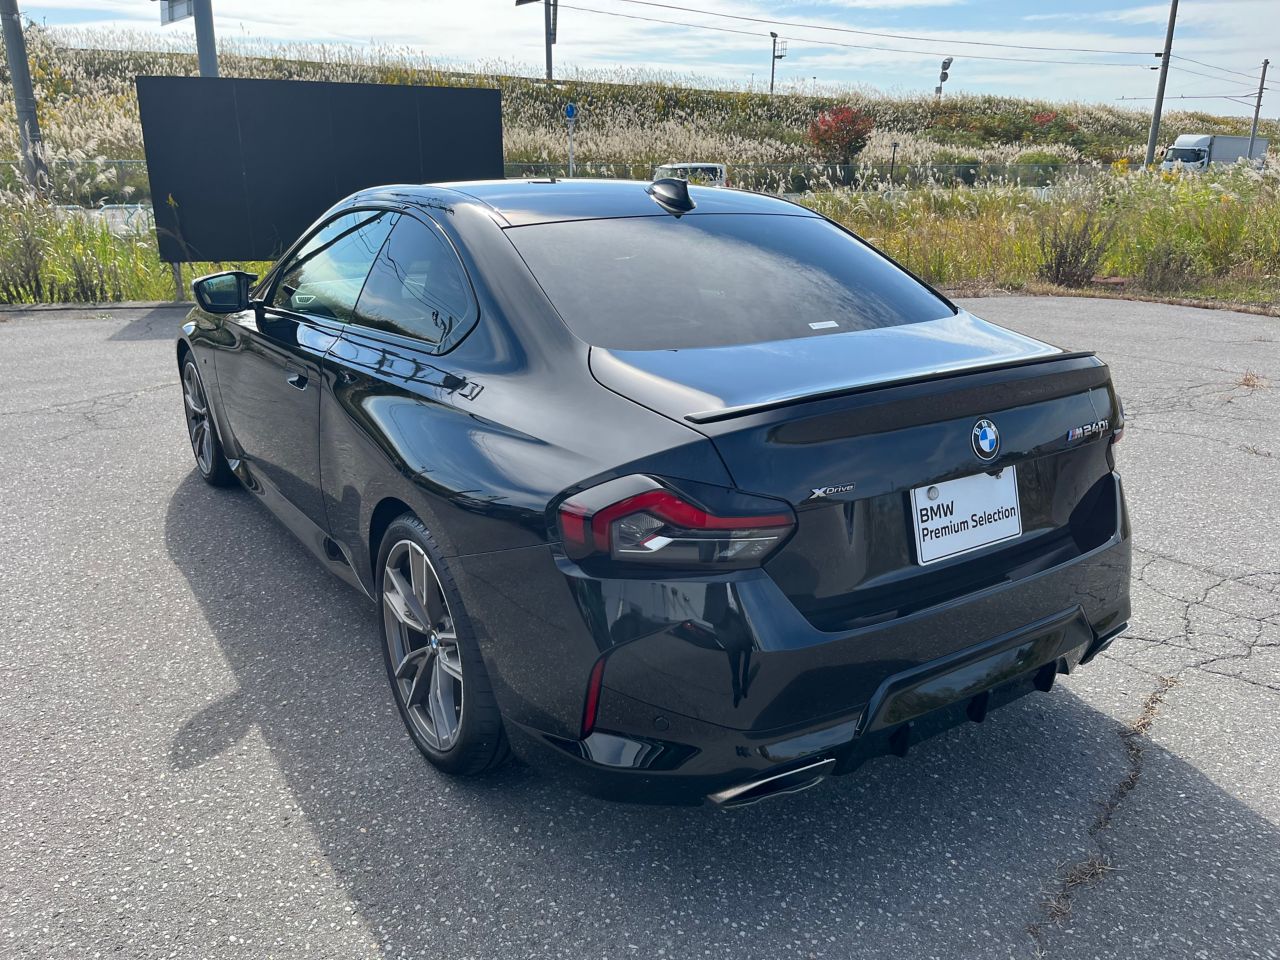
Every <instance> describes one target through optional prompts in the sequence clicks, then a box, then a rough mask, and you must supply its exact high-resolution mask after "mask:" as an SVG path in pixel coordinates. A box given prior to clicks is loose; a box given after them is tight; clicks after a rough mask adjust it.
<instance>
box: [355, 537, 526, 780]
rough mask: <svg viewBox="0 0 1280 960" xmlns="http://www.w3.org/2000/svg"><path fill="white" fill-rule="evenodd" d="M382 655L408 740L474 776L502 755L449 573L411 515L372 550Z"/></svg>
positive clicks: (451, 768)
mask: <svg viewBox="0 0 1280 960" xmlns="http://www.w3.org/2000/svg"><path fill="white" fill-rule="evenodd" d="M378 569H379V571H380V573H379V578H378V590H379V594H380V596H381V615H382V627H383V634H384V636H385V643H384V644H383V651H382V652H383V658H384V660H385V662H386V667H387V677H388V679H390V681H391V689H392V693H393V695H394V696H395V699H396V706H397V707H398V708H399V709H400V716H401V718H402V719H403V720H404V724H405V727H407V728H408V730H409V734H410V736H411V737H412V738H413V742H414V743H415V744H417V746H418V749H419V750H421V751H422V753H423V754H424V755H425V756H426V758H427V759H428V760H430V761H431V762H432V763H433V764H435V765H436V766H437V767H439V768H440V769H441V770H443V771H445V772H446V773H452V774H457V775H461V776H475V775H478V774H483V773H488V772H489V771H490V770H493V769H496V768H497V767H498V766H500V765H501V764H502V763H503V762H504V761H505V760H506V759H507V755H508V748H507V741H506V735H505V733H504V732H503V728H502V717H501V716H500V714H499V713H498V705H497V703H496V701H495V700H494V697H493V691H492V689H491V688H490V686H489V677H488V674H487V672H486V671H485V666H484V660H483V659H482V658H481V656H480V650H479V648H478V647H477V646H476V642H475V640H474V635H473V634H472V632H471V626H470V620H469V619H468V618H467V616H466V613H465V611H464V610H463V608H462V599H461V597H459V596H458V592H457V588H456V587H455V586H454V583H453V578H452V577H451V576H450V575H449V572H448V568H447V567H446V566H445V565H444V561H443V559H442V558H441V557H440V554H439V550H438V548H437V547H436V544H435V541H434V540H432V538H431V534H430V533H428V532H427V529H426V527H424V526H423V525H422V522H421V521H420V520H418V518H417V517H415V516H413V515H412V514H405V515H404V516H402V517H400V518H399V519H398V520H396V521H395V522H394V523H392V524H391V526H390V527H389V528H388V529H387V533H386V536H385V537H383V541H382V549H381V550H380V551H379V563H378Z"/></svg>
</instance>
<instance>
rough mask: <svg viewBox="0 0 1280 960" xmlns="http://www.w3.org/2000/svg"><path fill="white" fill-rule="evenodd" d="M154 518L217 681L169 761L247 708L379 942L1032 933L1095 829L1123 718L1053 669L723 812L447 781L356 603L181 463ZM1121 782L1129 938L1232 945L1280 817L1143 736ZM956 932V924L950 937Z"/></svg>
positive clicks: (238, 731)
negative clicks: (202, 627) (1181, 928)
mask: <svg viewBox="0 0 1280 960" xmlns="http://www.w3.org/2000/svg"><path fill="white" fill-rule="evenodd" d="M165 535H166V544H167V548H168V552H169V554H170V556H171V557H172V559H173V561H174V562H175V564H176V565H177V567H178V568H179V569H180V570H181V572H182V574H183V575H184V576H185V578H186V580H187V582H188V584H189V586H190V589H191V592H192V593H193V594H194V596H195V597H196V598H197V600H198V601H199V603H200V604H201V607H202V611H203V614H204V618H205V620H206V621H207V623H208V625H209V629H210V631H212V633H213V635H214V637H216V639H217V641H218V643H219V645H220V647H221V650H222V653H223V655H224V656H225V658H226V660H227V663H228V664H229V665H230V668H231V670H232V671H233V672H234V674H235V679H236V682H237V684H238V689H237V690H235V691H234V692H233V693H231V694H229V695H227V696H225V697H223V698H221V699H214V700H212V701H211V702H210V701H209V699H208V698H207V696H206V697H205V699H203V700H202V697H201V691H200V690H193V691H190V698H191V702H192V703H193V705H194V706H193V707H192V715H191V716H190V717H189V718H188V719H187V720H186V722H185V723H184V724H183V725H182V726H181V728H180V729H178V730H175V731H174V737H173V742H172V749H171V754H170V762H171V767H172V769H173V770H174V776H176V777H179V778H181V777H183V776H188V777H195V776H198V774H199V768H200V767H201V766H202V765H203V764H206V763H208V762H210V761H211V760H213V759H214V758H216V757H218V756H219V755H220V754H222V753H223V752H224V751H227V750H228V749H229V748H231V747H233V746H234V745H235V744H236V743H238V742H239V741H240V740H242V739H243V738H245V737H246V736H247V735H249V734H250V733H251V731H255V730H256V731H257V732H258V733H259V734H260V736H261V737H262V739H263V740H264V741H265V743H266V745H267V746H268V748H269V749H270V751H271V753H272V756H273V759H274V761H275V763H276V764H277V765H278V768H279V770H280V772H281V774H282V775H283V777H284V780H285V782H286V783H287V785H288V788H289V790H290V791H291V793H292V798H291V799H292V803H294V804H296V806H297V807H298V808H300V811H301V814H302V816H303V818H304V819H305V822H306V824H307V826H308V828H309V830H310V832H311V834H312V835H313V837H314V840H315V842H316V843H317V844H318V846H319V848H320V849H321V851H322V853H323V855H324V857H326V858H327V861H328V863H329V865H330V866H331V868H332V871H333V874H334V875H335V877H336V878H337V879H338V881H339V882H340V883H341V884H342V885H343V887H344V888H345V889H346V891H347V892H348V895H349V897H350V899H351V902H352V903H353V904H354V906H355V910H356V912H357V914H358V915H359V916H360V918H361V919H362V920H363V922H364V923H365V924H366V927H367V929H368V930H369V931H371V934H370V935H371V936H372V937H374V938H375V939H378V940H379V941H380V942H383V943H384V944H386V945H387V948H388V949H390V950H392V951H393V952H395V953H399V952H400V951H401V950H405V951H407V952H408V953H409V954H410V955H417V954H421V955H426V954H428V953H434V954H435V955H437V956H455V955H456V956H467V955H472V956H491V955H495V954H497V953H499V952H502V953H504V954H505V953H506V952H507V951H508V950H509V951H510V954H511V955H542V954H543V953H551V952H552V951H551V950H550V949H548V944H549V943H552V942H554V943H555V945H556V946H557V949H560V950H565V949H568V948H569V947H570V946H572V947H573V948H574V949H571V950H568V953H570V954H573V955H578V956H587V955H601V954H602V953H605V952H607V953H608V954H609V955H613V953H614V952H615V950H616V949H617V946H618V944H619V943H627V942H630V943H633V944H637V943H638V944H642V949H641V951H640V952H639V953H635V952H634V951H633V952H632V953H631V955H635V956H657V955H658V953H659V950H660V949H665V951H666V955H667V956H671V955H673V954H674V955H676V956H685V955H692V954H693V953H697V954H698V955H701V954H702V952H703V949H704V948H707V949H710V950H711V953H712V954H713V955H720V956H724V955H728V953H727V952H726V951H727V950H729V949H730V948H732V947H734V945H737V948H738V949H737V950H736V952H735V953H734V955H737V956H755V955H770V956H776V955H778V953H779V952H783V951H790V950H797V949H800V948H803V949H801V950H800V952H801V953H802V954H807V953H812V952H817V953H819V954H821V955H828V956H830V955H834V956H841V955H848V952H849V950H850V942H849V941H850V938H854V937H856V938H857V939H858V943H859V948H858V953H859V955H860V956H880V955H883V956H904V955H907V953H908V952H912V953H914V952H915V948H913V949H911V950H908V947H909V946H911V945H917V947H918V949H919V951H920V952H922V953H925V952H927V949H926V948H932V949H933V950H935V951H936V952H939V951H940V952H941V953H943V954H945V955H952V956H955V955H969V956H996V955H998V956H1002V957H1003V956H1009V955H1016V956H1029V955H1034V950H1035V946H1034V943H1033V940H1032V938H1031V936H1030V935H1029V934H1028V933H1027V926H1028V924H1036V923H1040V924H1044V923H1045V915H1044V908H1043V903H1044V901H1045V900H1046V898H1048V897H1051V896H1053V895H1054V893H1055V892H1056V891H1057V890H1058V887H1059V884H1060V879H1061V876H1062V872H1063V870H1064V865H1070V864H1073V863H1078V862H1082V861H1086V860H1088V859H1089V858H1090V857H1093V856H1095V855H1096V854H1097V853H1098V841H1097V840H1095V839H1094V838H1093V837H1091V836H1090V833H1089V828H1090V825H1091V824H1092V823H1093V822H1094V820H1095V818H1096V817H1097V815H1098V811H1099V806H1100V803H1101V802H1102V801H1103V800H1105V799H1106V798H1107V797H1109V796H1111V795H1112V793H1113V791H1114V790H1115V789H1116V787H1117V786H1118V785H1119V784H1121V783H1122V782H1124V780H1125V779H1126V777H1128V776H1129V774H1130V772H1131V767H1130V760H1129V758H1128V757H1127V755H1126V753H1125V750H1124V749H1123V744H1122V742H1121V740H1120V738H1119V736H1118V733H1119V731H1120V730H1121V727H1120V725H1119V724H1118V723H1117V721H1116V720H1114V719H1112V718H1111V717H1109V716H1107V715H1105V714H1103V713H1101V712H1098V711H1097V710H1094V709H1093V708H1091V707H1089V706H1088V705H1086V704H1085V703H1084V702H1083V701H1082V700H1081V699H1080V698H1079V697H1077V696H1075V695H1074V694H1072V693H1071V692H1070V689H1063V688H1062V686H1060V687H1059V688H1058V689H1056V690H1054V691H1053V692H1052V693H1051V694H1049V695H1047V696H1046V695H1040V694H1037V695H1034V696H1033V697H1030V698H1027V699H1025V700H1023V701H1020V702H1018V703H1016V704H1014V705H1011V706H1010V707H1008V708H1006V709H1005V710H1002V711H999V712H998V713H996V714H994V715H993V716H992V717H990V718H989V719H988V721H987V722H986V723H985V724H983V725H982V726H981V727H978V726H976V725H969V726H968V727H965V728H961V729H958V730H955V731H952V732H950V733H948V734H945V735H943V736H942V737H939V738H937V739H935V740H934V741H931V742H930V743H927V744H925V745H923V746H922V747H920V748H919V749H917V750H914V751H913V752H912V754H911V755H910V756H908V757H907V758H905V759H903V760H896V759H885V760H878V761H875V762H873V763H871V764H869V765H868V766H866V767H864V768H863V769H862V770H861V771H859V772H858V773H855V774H854V775H851V776H848V777H842V778H838V779H836V780H833V781H831V782H829V783H827V784H824V785H822V786H820V787H818V788H816V789H814V790H811V791H808V792H806V793H803V794H800V795H796V796H792V797H787V798H783V799H780V800H775V801H771V802H769V803H765V804H760V805H758V806H753V807H748V808H743V809H739V810H734V811H723V810H717V809H715V808H712V807H709V806H708V807H695V808H665V807H645V806H632V805H623V804H611V803H607V802H604V801H598V800H595V799H591V798H587V797H584V796H581V795H579V794H577V793H575V792H573V791H572V790H571V789H569V788H568V787H567V786H564V785H562V784H560V783H558V782H555V781H553V780H551V779H550V778H547V777H545V776H543V775H541V774H539V773H537V772H536V771H533V770H530V769H528V768H524V767H519V766H516V767H512V768H508V769H506V770H505V771H503V772H502V773H500V774H499V775H497V776H495V777H492V778H490V779H486V780H482V781H478V782H465V781H464V782H459V781H454V780H450V779H448V778H446V777H443V776H441V775H440V774H438V773H437V772H435V771H434V770H433V769H432V768H431V767H430V766H429V765H427V764H426V763H425V761H423V760H422V758H421V757H420V756H419V754H418V753H417V751H416V750H415V749H414V747H413V746H412V744H411V743H410V741H409V739H408V737H407V735H406V734H405V732H404V731H403V729H402V728H401V725H400V720H399V717H398V715H397V713H396V711H395V708H394V706H393V704H392V701H391V696H390V692H389V690H388V688H387V681H386V676H385V673H384V670H383V665H382V659H381V652H380V647H379V637H378V630H377V623H376V618H375V608H374V606H373V604H371V603H370V602H369V601H368V600H367V599H366V598H365V597H363V596H362V595H360V594H358V593H356V592H355V591H354V590H352V589H350V588H348V587H346V586H345V585H343V584H341V583H340V582H339V581H337V580H336V579H334V578H332V577H330V576H329V575H328V574H327V573H325V572H324V571H323V570H322V569H320V567H319V566H318V564H316V563H315V562H313V561H312V559H311V558H310V556H309V555H308V554H307V553H306V552H305V550H304V549H303V548H302V547H301V546H300V545H298V544H297V543H295V542H294V541H293V540H292V539H291V538H290V537H289V535H288V534H287V533H286V532H285V531H284V529H283V528H282V527H280V526H279V525H277V524H275V523H274V522H272V521H270V520H269V519H268V516H267V514H266V512H265V510H264V509H263V508H262V507H261V506H260V505H259V504H257V503H256V502H255V501H254V500H253V499H252V498H251V497H250V496H249V495H248V494H246V493H244V492H243V491H240V490H231V491H223V490H214V489H211V488H209V487H207V486H205V485H204V484H203V483H202V482H201V481H200V480H199V479H198V477H196V476H195V475H194V474H192V475H190V476H188V477H187V478H186V479H185V480H183V481H182V482H181V483H180V485H179V486H178V488H177V489H176V490H175V492H174V495H173V497H172V500H171V502H170V505H169V509H168V514H167V520H166V530H165ZM1069 684H1070V681H1068V682H1067V684H1066V686H1068V687H1069ZM1137 707H1138V705H1137V703H1135V704H1134V710H1135V713H1136V711H1137ZM1139 792H1140V793H1141V795H1142V801H1141V803H1140V804H1139V803H1138V801H1137V796H1138V793H1139ZM282 802H288V801H282ZM1124 803H1125V804H1127V805H1128V807H1127V808H1124V807H1122V808H1121V809H1120V810H1119V811H1118V813H1117V815H1116V821H1115V822H1114V823H1113V826H1112V828H1111V830H1112V831H1115V830H1116V829H1118V828H1119V827H1120V826H1121V825H1123V821H1124V817H1125V816H1126V815H1127V813H1126V810H1128V811H1131V812H1133V815H1137V814H1136V811H1138V810H1140V809H1142V807H1143V805H1148V806H1152V807H1154V808H1156V809H1161V810H1163V811H1164V812H1163V814H1162V818H1161V822H1160V825H1159V830H1160V838H1159V843H1152V844H1151V846H1150V848H1148V849H1144V850H1143V851H1142V855H1141V861H1142V862H1141V863H1134V862H1131V859H1130V862H1124V859H1123V858H1126V857H1127V858H1132V857H1133V856H1134V855H1133V854H1132V852H1129V851H1127V850H1126V849H1118V850H1117V849H1107V845H1108V844H1110V843H1111V842H1112V841H1111V840H1110V839H1109V838H1108V837H1107V836H1105V835H1104V836H1103V837H1102V838H1101V842H1102V843H1103V845H1104V852H1105V853H1106V854H1107V855H1108V856H1114V857H1116V858H1117V859H1118V861H1119V862H1117V863H1116V866H1117V867H1118V868H1119V869H1118V871H1117V873H1116V877H1120V878H1122V879H1121V880H1120V881H1119V882H1121V883H1127V884H1135V883H1140V882H1141V881H1143V880H1144V879H1146V878H1148V877H1150V878H1154V879H1158V880H1159V882H1156V883H1154V884H1153V886H1152V888H1151V889H1152V891H1153V892H1152V893H1150V894H1147V895H1144V896H1145V897H1147V899H1146V909H1145V910H1144V912H1143V913H1142V914H1141V915H1135V914H1133V913H1129V914H1126V915H1124V916H1123V920H1124V923H1125V925H1126V926H1125V933H1124V936H1125V939H1126V941H1128V939H1129V937H1130V936H1131V935H1135V933H1136V932H1140V931H1141V930H1142V929H1143V927H1144V924H1147V923H1149V924H1150V925H1151V926H1152V931H1151V933H1150V935H1149V939H1150V942H1149V943H1148V946H1153V947H1154V946H1155V945H1157V944H1158V943H1159V942H1160V937H1161V936H1162V934H1163V931H1162V928H1161V924H1160V921H1159V919H1158V918H1159V917H1161V916H1168V915H1169V911H1174V912H1175V914H1176V915H1178V916H1180V917H1181V918H1182V920H1183V922H1185V924H1186V925H1187V930H1188V931H1193V933H1192V934H1191V935H1192V936H1194V937H1195V938H1196V939H1202V938H1203V939H1202V942H1214V941H1213V939H1212V938H1213V937H1215V936H1219V937H1220V939H1219V940H1218V943H1219V944H1222V943H1233V942H1238V939H1237V940H1233V939H1232V938H1233V937H1235V938H1238V937H1239V936H1240V935H1241V934H1240V933H1239V929H1240V923H1242V922H1243V919H1242V918H1243V917H1247V916H1249V915H1250V913H1249V910H1248V905H1249V904H1257V903H1261V902H1265V901H1268V900H1270V899H1273V898H1274V896H1275V891H1274V890H1271V889H1269V886H1268V887H1267V889H1263V887H1264V886H1267V885H1269V884H1270V883H1271V881H1270V879H1269V878H1273V877H1275V876H1276V875H1277V873H1278V872H1280V832H1278V831H1277V830H1276V829H1275V828H1274V827H1273V826H1272V825H1271V824H1270V823H1268V822H1267V821H1266V820H1264V819H1263V818H1261V817H1260V816H1258V815H1257V814H1256V813H1254V812H1253V811H1252V810H1250V809H1249V808H1248V807H1247V806H1246V805H1245V804H1244V803H1242V802H1241V801H1239V800H1237V799H1235V798H1233V797H1231V796H1230V795H1228V794H1226V793H1225V792H1223V791H1222V790H1221V789H1220V788H1219V787H1218V786H1217V785H1215V784H1214V783H1213V782H1212V780H1210V779H1209V778H1208V777H1206V776H1205V775H1204V774H1203V773H1201V772H1200V771H1199V770H1197V769H1195V768H1193V767H1192V766H1190V765H1188V764H1187V763H1185V762H1184V761H1182V760H1180V759H1178V758H1177V757H1175V756H1173V755H1171V754H1168V753H1166V752H1165V751H1162V750H1160V749H1159V748H1158V747H1156V746H1154V745H1150V744H1149V745H1148V746H1147V747H1146V757H1145V762H1144V771H1143V775H1142V780H1141V783H1140V785H1139V787H1138V791H1135V794H1134V796H1133V797H1130V798H1129V799H1127V800H1125V801H1124ZM1135 804H1137V805H1136V806H1135ZM1224 835H1225V837H1226V839H1225V840H1221V838H1223V837H1224ZM1209 836H1216V837H1218V838H1220V842H1218V843H1215V856H1218V857H1220V858H1228V860H1230V859H1231V858H1235V859H1234V862H1228V863H1227V864H1226V865H1225V869H1227V870H1229V871H1230V873H1231V879H1230V882H1229V885H1228V883H1227V882H1226V881H1225V880H1224V875H1223V872H1222V869H1218V870H1215V871H1213V872H1210V873H1205V872H1202V871H1200V870H1198V869H1197V866H1196V859H1195V858H1196V856H1197V855H1196V854H1195V851H1196V850H1197V849H1199V848H1201V847H1202V846H1203V844H1204V838H1205V837H1209ZM1260 838H1265V841H1264V840H1262V839H1260ZM1220 863H1221V861H1220ZM1175 878H1176V879H1175ZM1114 882H1117V880H1116V879H1115V878H1113V877H1104V878H1103V880H1102V883H1103V884H1107V883H1114ZM1237 911H1241V912H1242V913H1241V915H1239V916H1238V915H1237ZM797 916H799V917H800V921H799V922H798V921H797ZM815 917H816V918H819V920H820V922H817V923H815V922H814V919H813V918H815ZM948 918H950V919H948ZM1045 929H1046V932H1043V933H1042V935H1043V936H1047V937H1052V936H1054V935H1056V933H1055V928H1053V927H1052V926H1051V925H1050V926H1047V927H1046V928H1045ZM1215 930H1220V931H1221V933H1220V934H1215ZM1058 932H1060V931H1058ZM744 937H746V939H743V938H744ZM964 937H972V938H973V940H972V944H973V948H972V949H971V950H969V951H968V952H965V951H961V952H956V951H957V946H956V945H957V944H963V943H964V942H965V940H964V939H963V938H964ZM639 938H643V939H639ZM958 938H959V939H958ZM499 945H505V946H506V949H505V950H502V951H499V950H498V949H496V947H497V946H499ZM692 946H697V948H698V949H697V950H693V949H692ZM621 952H623V953H625V951H621ZM1165 952H1166V953H1167V951H1165ZM1226 953H1227V954H1230V953H1231V951H1230V950H1228V951H1226ZM1121 954H1123V955H1126V956H1144V955H1147V954H1146V952H1145V951H1144V950H1135V951H1133V952H1132V953H1124V952H1123V951H1121ZM1117 955H1120V954H1117ZM1150 955H1152V956H1155V955H1163V954H1161V953H1159V952H1153V953H1151V954H1150Z"/></svg>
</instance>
